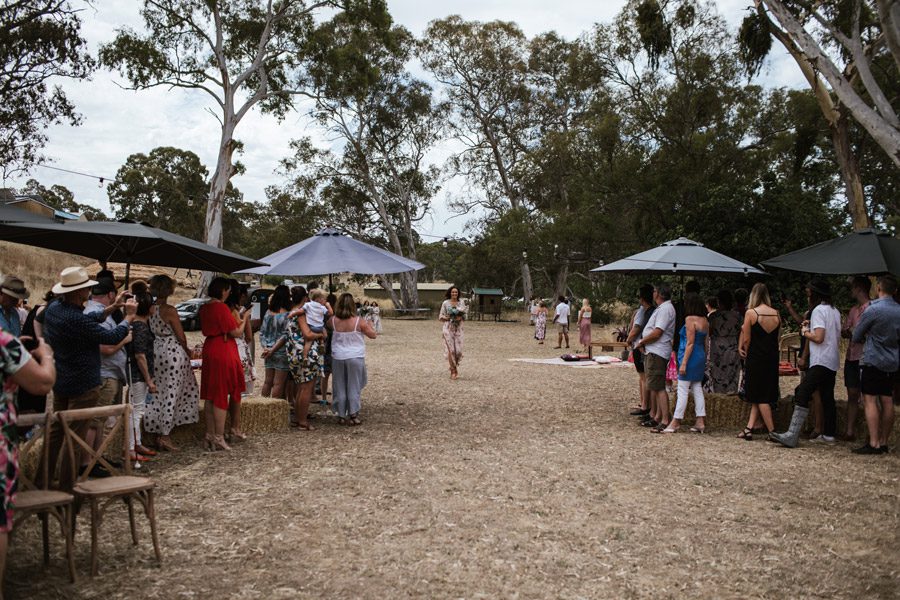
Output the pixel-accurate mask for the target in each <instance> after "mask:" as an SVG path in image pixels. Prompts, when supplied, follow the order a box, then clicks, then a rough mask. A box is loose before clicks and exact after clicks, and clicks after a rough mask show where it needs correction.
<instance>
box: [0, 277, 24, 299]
mask: <svg viewBox="0 0 900 600" xmlns="http://www.w3.org/2000/svg"><path fill="white" fill-rule="evenodd" d="M0 292H3V293H4V294H6V295H7V296H12V297H13V298H18V299H19V300H25V299H26V298H28V297H29V296H30V295H31V293H30V292H29V291H28V290H27V289H26V288H25V282H24V281H22V280H21V279H19V278H18V277H16V276H15V275H7V276H6V277H4V278H3V279H2V282H0Z"/></svg>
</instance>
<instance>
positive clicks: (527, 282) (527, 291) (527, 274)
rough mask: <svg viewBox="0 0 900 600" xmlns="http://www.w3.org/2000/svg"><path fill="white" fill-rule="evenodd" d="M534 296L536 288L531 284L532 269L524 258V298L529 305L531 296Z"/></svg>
mask: <svg viewBox="0 0 900 600" xmlns="http://www.w3.org/2000/svg"><path fill="white" fill-rule="evenodd" d="M533 294H534V287H533V285H532V283H531V267H529V266H528V261H527V260H525V259H524V258H523V259H522V297H523V298H524V299H525V302H526V303H527V302H528V301H529V300H531V296H532V295H533Z"/></svg>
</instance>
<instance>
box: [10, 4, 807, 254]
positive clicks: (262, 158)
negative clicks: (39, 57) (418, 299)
mask: <svg viewBox="0 0 900 600" xmlns="http://www.w3.org/2000/svg"><path fill="white" fill-rule="evenodd" d="M623 4H624V2H623V0H612V1H607V2H596V1H592V2H587V1H581V0H568V1H566V2H556V3H552V2H546V0H543V1H539V0H494V1H485V0H480V1H479V0H453V1H450V2H435V3H428V2H421V0H418V1H412V0H391V1H390V2H389V8H390V10H391V13H392V15H393V17H394V19H395V21H396V22H398V23H400V24H402V25H404V26H406V27H407V28H408V29H410V30H411V31H412V32H413V33H415V34H416V35H420V34H421V33H422V32H423V31H424V29H425V27H427V24H428V23H429V22H430V21H431V20H433V19H438V18H442V17H445V16H447V15H450V14H460V15H462V16H463V17H464V18H466V19H474V20H480V21H488V20H494V19H501V20H510V21H515V22H517V23H518V24H519V26H520V27H521V28H522V30H523V31H524V32H525V33H526V35H528V36H533V35H536V34H538V33H542V32H545V31H549V30H555V31H557V32H559V33H560V34H561V35H563V36H564V37H566V38H570V39H571V38H575V37H577V36H578V35H579V34H581V33H582V32H583V31H585V30H587V29H589V28H590V27H591V26H592V25H593V24H594V23H596V22H605V21H609V20H610V19H612V18H613V17H614V16H615V14H616V13H617V12H618V11H619V10H620V8H621V6H622V5H623ZM718 4H719V9H720V11H721V12H722V13H723V14H724V15H725V17H726V19H727V21H728V23H729V24H730V25H731V26H732V27H735V28H736V27H737V25H738V24H739V23H740V20H741V19H742V18H743V16H744V14H745V12H744V11H745V9H746V7H747V5H748V2H747V1H746V0H720V1H719V3H718ZM141 5H142V3H141V2H138V1H136V0H129V1H127V2H125V1H122V2H104V3H98V4H97V6H96V8H87V9H86V10H85V12H84V13H83V20H84V35H85V37H86V39H87V40H88V41H89V43H90V44H91V47H92V48H93V49H94V50H96V49H97V48H98V47H99V45H100V44H101V43H103V42H106V41H109V40H111V39H112V38H113V36H114V35H115V30H116V29H118V28H120V27H123V26H126V27H132V28H135V29H140V27H141V20H140V16H139V12H138V11H139V9H140V7H141ZM761 81H762V82H763V83H765V84H766V85H775V86H781V85H787V86H792V87H802V86H804V85H805V83H804V81H803V80H802V78H801V76H800V72H799V69H798V68H797V67H796V65H795V64H794V63H793V61H792V60H791V58H790V57H789V56H788V55H787V54H786V52H784V51H783V50H782V49H781V48H780V46H778V45H777V44H776V45H775V46H774V47H773V59H772V60H771V62H770V64H769V66H768V68H767V70H766V71H765V72H764V74H763V76H762V78H761ZM117 83H118V84H123V81H122V80H121V79H120V78H119V77H118V76H117V75H115V74H112V73H109V72H106V71H99V72H97V73H96V74H95V75H94V77H93V80H92V81H68V80H66V81H61V82H60V85H62V86H63V88H64V89H65V90H66V93H67V94H68V96H69V98H70V99H71V100H72V101H73V102H74V104H75V106H76V107H77V109H78V111H79V112H81V114H82V115H83V116H84V122H83V124H82V126H80V127H74V128H73V127H69V126H65V125H58V126H53V127H51V128H50V129H49V131H48V134H49V137H50V142H49V144H48V145H47V147H46V150H45V153H46V154H47V155H48V156H50V157H52V158H53V159H54V162H53V163H51V165H54V166H57V167H60V168H65V169H69V170H73V171H79V172H83V173H89V174H92V175H97V176H102V177H105V178H112V177H114V176H115V173H116V171H117V170H118V169H119V167H120V166H122V165H123V164H124V162H125V160H126V158H127V157H128V156H129V155H130V154H133V153H138V152H142V153H146V152H149V151H150V150H152V149H153V148H155V147H157V146H175V147H178V148H183V149H186V150H191V151H193V152H195V153H197V155H198V156H200V158H201V160H202V161H203V163H204V164H205V165H206V166H207V167H208V168H209V169H210V170H212V169H213V168H214V166H215V160H216V155H217V153H218V143H219V128H218V123H217V121H216V120H215V118H214V117H213V116H212V115H210V114H209V113H208V112H207V111H205V110H204V108H205V107H207V106H210V107H211V106H212V101H211V100H208V98H207V97H206V96H205V94H204V93H202V92H194V91H188V90H181V89H172V90H169V89H163V88H157V89H153V90H147V91H142V92H133V91H129V90H125V89H123V88H122V87H120V85H117ZM315 132H316V129H315V126H314V125H311V124H310V123H309V122H308V119H307V118H306V117H305V115H304V114H303V113H302V112H298V113H294V114H290V115H288V117H287V119H285V120H284V121H283V122H282V123H278V122H277V121H276V120H275V119H274V118H272V117H269V116H265V115H261V114H260V113H259V111H252V112H251V113H249V114H248V115H247V116H246V117H245V120H244V121H243V122H242V123H241V124H240V125H239V126H238V130H237V138H238V139H240V140H241V141H242V142H243V143H244V147H245V150H244V154H243V155H241V156H240V157H239V160H240V161H241V162H242V163H244V165H245V166H246V167H247V172H246V174H244V175H242V176H238V177H235V178H234V179H233V183H234V185H235V186H236V187H238V188H239V189H240V190H241V191H242V192H243V193H244V196H245V198H247V199H248V200H261V199H263V198H264V197H265V195H264V189H265V187H266V186H267V185H270V184H272V183H276V182H277V181H278V178H277V176H276V175H274V173H273V171H274V170H275V169H276V168H277V166H278V161H279V160H280V159H281V158H283V157H285V156H287V155H288V153H289V143H290V140H291V139H293V138H297V137H300V136H303V135H314V134H315ZM447 152H448V151H447V150H444V151H442V152H438V154H447ZM29 177H34V178H36V179H38V180H39V181H41V183H43V184H44V185H46V186H48V187H49V186H50V185H53V184H61V185H64V186H66V187H67V188H69V189H70V190H72V191H73V192H74V193H75V197H76V199H77V200H78V201H79V202H83V203H87V204H91V205H94V206H97V207H99V208H102V209H103V210H105V211H109V205H108V201H107V198H106V192H105V190H104V189H101V188H100V187H98V183H97V181H96V180H92V179H89V178H85V177H80V176H77V175H72V174H68V173H63V172H60V171H55V170H51V169H46V168H37V169H35V170H34V172H33V173H32V174H31V175H30V176H29ZM27 178H28V177H20V178H17V179H10V180H7V181H6V182H5V185H7V186H12V187H19V186H21V185H23V184H24V182H25V179H27ZM448 189H450V190H451V191H452V190H454V189H456V190H459V189H460V187H459V184H458V183H454V184H451V185H449V186H448ZM445 198H446V196H445V194H441V195H440V196H439V197H438V198H437V199H436V202H435V206H434V214H433V217H432V218H431V219H426V221H425V222H423V223H422V224H421V230H422V231H423V232H424V233H431V234H435V235H440V236H443V235H460V234H462V230H463V227H464V225H465V222H466V219H464V218H452V219H451V218H450V217H451V216H452V215H451V213H450V212H449V211H448V209H447V207H446V205H445Z"/></svg>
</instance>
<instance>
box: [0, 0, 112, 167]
mask: <svg viewBox="0 0 900 600" xmlns="http://www.w3.org/2000/svg"><path fill="white" fill-rule="evenodd" d="M78 12H79V11H78V10H76V9H74V8H73V7H72V5H71V3H70V2H68V1H65V0H19V1H16V2H4V3H3V4H2V6H0V64H2V67H0V173H2V174H3V175H4V176H9V175H11V174H13V173H15V172H18V171H27V170H28V169H29V168H30V167H31V166H33V165H35V164H39V163H41V162H43V161H44V157H43V156H42V155H41V149H42V148H43V146H44V144H45V143H46V142H47V136H46V134H45V133H44V130H45V129H46V128H47V127H48V126H49V125H51V124H55V123H68V124H70V125H73V126H75V125H78V124H79V123H80V122H81V118H80V116H79V115H78V114H77V113H76V112H75V107H74V105H73V104H72V103H71V102H70V101H69V99H68V98H67V97H66V95H65V93H64V92H63V90H62V88H61V87H59V86H58V85H55V86H53V87H52V88H51V87H50V85H49V82H50V81H51V80H52V78H54V77H75V78H83V77H87V76H88V75H90V73H91V72H92V71H93V70H94V66H95V63H94V61H93V59H92V58H91V57H90V55H89V53H88V50H87V44H86V42H85V41H84V39H83V38H82V37H81V19H80V17H79V15H78Z"/></svg>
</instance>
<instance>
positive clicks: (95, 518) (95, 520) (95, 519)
mask: <svg viewBox="0 0 900 600" xmlns="http://www.w3.org/2000/svg"><path fill="white" fill-rule="evenodd" d="M97 508H98V507H97V501H96V500H95V499H94V498H91V577H96V576H97V529H98V528H99V527H100V512H99V511H98V510H97Z"/></svg>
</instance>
